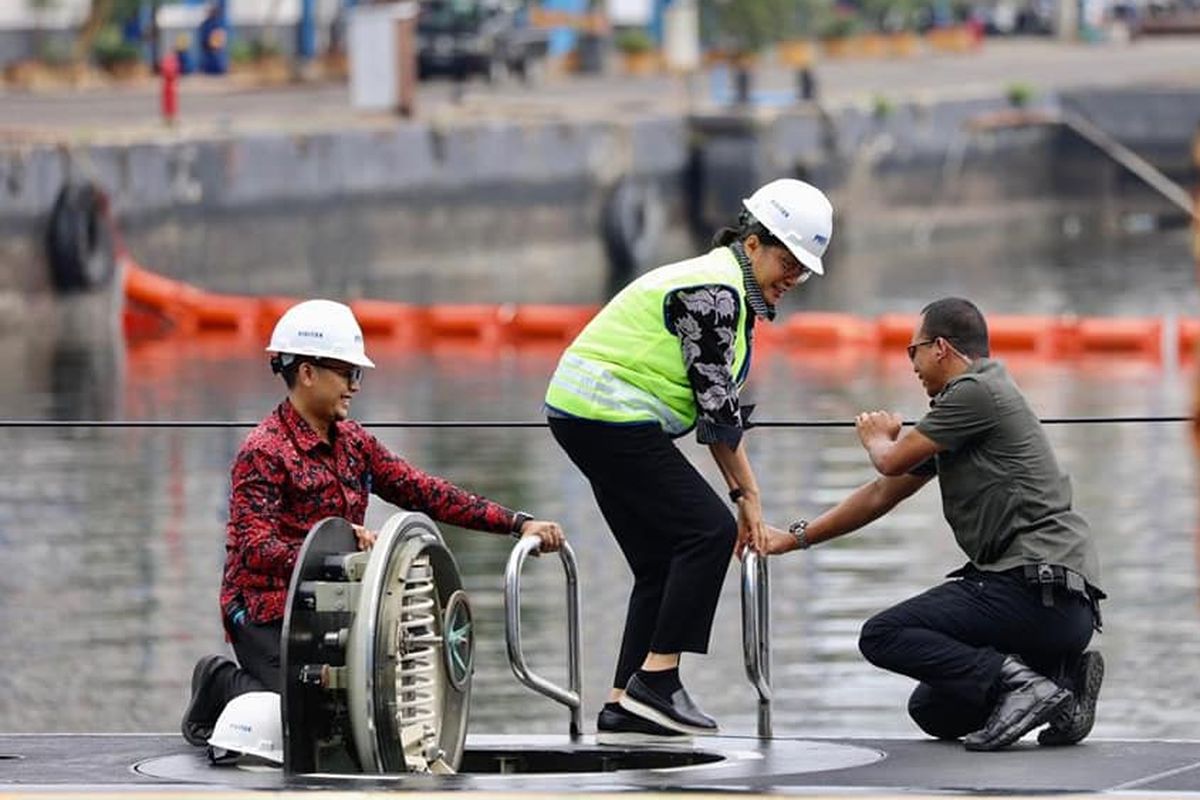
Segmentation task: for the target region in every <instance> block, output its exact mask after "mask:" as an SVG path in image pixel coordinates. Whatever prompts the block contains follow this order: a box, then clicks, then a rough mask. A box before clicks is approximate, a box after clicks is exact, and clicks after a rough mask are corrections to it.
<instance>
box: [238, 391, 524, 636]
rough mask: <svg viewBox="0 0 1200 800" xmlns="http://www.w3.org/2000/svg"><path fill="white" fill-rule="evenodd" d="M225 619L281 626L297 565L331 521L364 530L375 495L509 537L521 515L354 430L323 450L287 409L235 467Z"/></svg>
mask: <svg viewBox="0 0 1200 800" xmlns="http://www.w3.org/2000/svg"><path fill="white" fill-rule="evenodd" d="M231 490H232V491H231V494H230V498H229V523H228V525H227V527H226V531H225V551H226V557H225V574H224V578H223V580H222V581H221V612H222V617H223V619H224V620H225V623H226V625H227V626H228V625H229V624H230V620H233V619H238V618H240V617H241V616H242V614H244V615H245V618H247V619H248V620H249V621H251V622H256V623H263V622H272V621H274V620H277V619H281V618H282V617H283V615H284V605H285V603H286V600H287V589H288V583H289V581H290V579H291V574H292V567H293V566H294V565H295V563H296V556H297V555H298V553H299V552H300V546H301V544H303V542H304V537H305V536H306V535H307V534H308V531H309V529H310V528H311V527H312V526H313V525H314V524H316V523H317V522H320V521H321V520H322V519H324V518H325V517H330V516H339V517H343V518H345V519H346V520H348V521H350V522H352V523H354V524H357V525H361V524H362V522H363V519H364V518H365V516H366V513H367V501H368V499H369V497H370V495H371V493H372V492H374V493H375V494H377V495H378V496H379V497H381V498H383V499H384V500H386V501H388V502H389V503H392V504H394V505H396V506H399V507H401V508H405V509H409V510H412V511H421V512H424V513H426V514H428V515H429V516H430V517H432V518H433V519H435V520H437V521H439V522H446V523H450V524H451V525H459V526H462V527H464V528H473V529H476V530H484V531H492V532H494V533H508V532H509V531H510V530H511V529H512V525H513V521H514V520H513V517H514V512H512V511H510V510H509V509H507V508H505V507H504V506H501V505H498V504H496V503H493V502H491V501H490V500H488V499H486V498H484V497H480V496H479V495H477V494H471V493H470V492H468V491H466V490H465V489H461V488H459V487H458V486H455V485H454V484H452V483H450V482H449V481H447V480H445V479H443V478H438V477H435V476H433V475H428V474H426V473H424V472H422V471H421V470H419V469H417V468H416V467H414V466H412V465H411V464H409V463H408V462H406V461H405V460H404V459H402V458H400V457H399V456H396V455H395V454H393V453H392V452H390V451H389V450H388V449H387V448H386V447H384V446H383V445H382V444H380V443H379V440H378V439H376V438H375V437H374V436H373V435H371V434H370V433H368V432H367V431H366V429H365V428H363V427H362V426H361V425H359V424H358V423H356V422H352V421H343V422H337V423H335V424H334V425H333V430H332V445H330V444H326V443H325V442H323V441H321V438H320V437H319V436H317V433H316V432H315V431H314V430H313V429H312V427H311V426H310V425H309V424H308V423H307V422H306V421H305V420H304V418H303V417H301V416H300V414H299V412H298V411H296V409H295V408H294V407H293V406H292V404H291V403H290V402H289V401H287V400H284V401H283V402H282V403H280V405H279V406H278V407H277V408H276V409H275V410H274V411H273V412H272V413H271V415H270V416H268V417H267V418H266V419H264V420H263V421H262V422H261V423H259V425H258V427H257V428H255V429H254V430H253V431H252V432H251V433H250V435H249V436H247V437H246V441H245V442H244V443H243V444H242V447H241V450H239V451H238V454H237V458H236V459H235V460H234V463H233V474H232V486H231Z"/></svg>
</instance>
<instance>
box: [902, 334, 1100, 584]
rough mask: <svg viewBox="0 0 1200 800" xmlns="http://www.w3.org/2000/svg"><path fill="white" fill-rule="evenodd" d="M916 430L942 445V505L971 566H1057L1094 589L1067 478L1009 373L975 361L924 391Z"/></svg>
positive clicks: (1094, 570)
mask: <svg viewBox="0 0 1200 800" xmlns="http://www.w3.org/2000/svg"><path fill="white" fill-rule="evenodd" d="M930 406H931V407H930V411H929V413H927V414H926V415H925V416H924V417H922V418H921V420H920V422H918V423H917V430H918V431H920V432H921V433H923V434H924V435H925V436H927V437H929V438H930V439H932V440H933V441H934V442H936V443H937V444H938V445H940V446H941V447H943V448H945V449H943V450H942V451H940V452H939V453H938V454H937V456H936V457H935V458H934V459H932V460H931V461H932V462H935V463H930V462H926V464H924V465H922V466H920V467H918V468H917V469H915V470H913V472H914V473H915V474H926V475H928V474H930V473H932V472H933V471H934V467H935V465H936V474H937V477H938V483H939V484H940V485H941V490H942V512H943V513H944V514H945V516H946V521H947V522H949V523H950V527H951V528H952V529H953V530H954V538H955V539H956V540H957V541H958V545H959V547H961V548H962V549H963V551H964V552H965V553H966V554H967V556H968V557H969V558H970V559H971V561H972V563H974V564H975V565H976V566H977V567H979V568H980V569H985V570H993V571H1000V570H1006V569H1011V568H1013V567H1018V566H1021V565H1024V564H1041V563H1045V564H1058V565H1061V566H1064V567H1068V568H1069V569H1073V570H1075V571H1076V572H1078V573H1080V574H1082V575H1083V577H1084V578H1085V579H1086V580H1087V582H1088V583H1090V584H1091V585H1092V586H1095V587H1096V588H1099V587H1100V583H1099V581H1100V563H1099V559H1098V557H1097V555H1096V548H1095V545H1094V544H1093V542H1092V537H1091V531H1090V529H1089V528H1088V524H1087V522H1086V520H1084V519H1083V517H1081V516H1080V515H1079V514H1077V513H1075V512H1074V511H1073V510H1072V509H1071V480H1070V478H1068V477H1067V475H1066V473H1064V472H1063V471H1062V469H1061V468H1060V467H1059V465H1058V460H1057V459H1056V458H1055V457H1054V452H1053V451H1052V450H1051V449H1050V443H1049V441H1048V440H1047V439H1046V433H1045V430H1044V429H1043V428H1042V423H1041V421H1040V420H1038V418H1037V416H1036V415H1035V414H1034V413H1033V410H1032V409H1031V408H1030V407H1029V404H1028V403H1027V402H1026V401H1025V397H1024V396H1023V395H1022V394H1021V392H1020V390H1019V389H1017V387H1016V384H1014V383H1013V381H1012V378H1010V377H1009V375H1008V371H1007V370H1005V369H1004V366H1003V365H1002V364H1000V363H999V362H997V361H992V360H991V359H988V358H980V359H976V360H975V361H974V362H972V364H971V366H970V367H968V368H967V371H966V372H964V373H963V374H962V375H959V376H958V377H956V378H953V379H952V380H951V381H950V382H949V383H947V384H946V386H945V388H943V389H942V391H941V392H939V393H938V395H937V396H936V397H934V398H933V400H932V402H931V403H930Z"/></svg>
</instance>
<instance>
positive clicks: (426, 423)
mask: <svg viewBox="0 0 1200 800" xmlns="http://www.w3.org/2000/svg"><path fill="white" fill-rule="evenodd" d="M356 421H357V422H358V424H359V425H362V426H363V427H364V428H545V427H547V424H546V422H545V421H542V420H379V421H362V420H356ZM1192 421H1193V418H1192V417H1189V416H1185V415H1179V416H1157V417H1154V416H1149V417H1148V416H1135V417H1047V418H1046V419H1043V420H1040V422H1041V423H1042V424H1043V425H1117V424H1147V423H1161V422H1192ZM258 424H259V421H258V420H255V421H245V420H169V419H162V420H154V419H140V420H139V419H126V420H100V419H92V420H83V419H79V420H70V419H64V420H59V419H6V420H0V429H4V428H253V427H256V426H257V425H258ZM903 424H904V425H915V424H916V421H915V420H904V422H903ZM853 427H854V420H763V421H762V422H754V423H751V424H750V425H749V426H747V429H748V430H749V429H754V428H853Z"/></svg>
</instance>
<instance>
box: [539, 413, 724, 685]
mask: <svg viewBox="0 0 1200 800" xmlns="http://www.w3.org/2000/svg"><path fill="white" fill-rule="evenodd" d="M550 431H551V433H553V434H554V438H555V439H556V440H557V441H558V443H559V444H560V445H561V446H562V448H563V450H565V451H566V453H567V455H568V456H569V457H570V458H571V461H573V462H574V463H575V465H576V466H577V467H579V469H580V470H581V471H582V472H583V474H584V475H585V476H586V477H587V479H588V481H590V482H591V484H592V492H593V493H594V494H595V496H596V502H597V503H598V504H599V506H600V511H601V513H602V514H603V515H604V520H605V521H606V522H607V523H608V527H609V528H610V529H611V530H612V533H613V536H614V537H615V538H616V540H617V544H618V545H619V546H620V547H621V552H622V553H623V554H624V555H625V560H626V561H627V562H628V563H629V567H630V569H631V570H632V571H633V591H632V592H631V593H630V595H629V607H628V610H627V612H626V615H625V632H624V635H623V637H622V639H621V654H620V656H619V657H618V659H617V669H616V673H615V675H614V676H613V686H614V687H616V688H618V689H621V688H624V687H625V684H626V682H628V680H629V677H630V676H631V675H633V673H634V672H635V671H636V670H637V669H638V668H639V667H640V666H641V665H642V662H643V661H644V660H645V658H646V654H647V653H648V652H651V651H653V652H656V653H681V652H689V653H705V652H707V651H708V640H709V636H710V634H711V633H712V624H713V617H714V615H715V614H716V610H717V599H718V597H719V595H720V592H721V583H722V582H723V581H724V580H725V573H726V571H727V570H728V568H729V560H730V558H731V557H732V555H733V545H734V542H735V541H736V540H737V522H736V521H735V520H734V518H733V516H732V515H731V514H730V513H729V508H728V506H727V505H726V504H725V502H724V501H722V500H721V498H720V497H718V496H717V493H716V492H714V491H713V489H712V487H711V486H710V485H709V484H708V481H706V480H705V479H704V477H703V476H701V475H700V473H699V472H697V471H696V468H695V467H693V466H692V465H691V463H690V462H689V461H688V460H687V458H686V457H685V456H684V455H683V453H681V452H679V449H678V448H677V447H675V445H674V444H673V443H672V442H671V439H670V437H669V436H667V435H666V434H665V433H664V432H663V430H662V428H661V427H659V426H658V424H656V423H650V424H645V425H606V424H604V423H599V422H591V421H588V420H578V419H561V418H555V417H551V418H550Z"/></svg>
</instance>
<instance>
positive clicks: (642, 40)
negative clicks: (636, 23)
mask: <svg viewBox="0 0 1200 800" xmlns="http://www.w3.org/2000/svg"><path fill="white" fill-rule="evenodd" d="M613 46H614V47H616V48H617V49H618V50H620V51H621V52H622V53H630V54H633V53H649V52H650V51H651V50H653V49H654V40H653V39H652V38H650V34H649V33H647V32H646V30H645V29H644V28H625V29H624V30H621V31H618V32H617V35H616V36H614V37H613Z"/></svg>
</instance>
